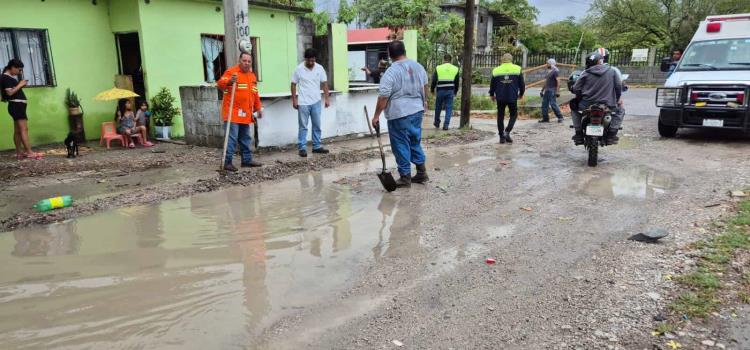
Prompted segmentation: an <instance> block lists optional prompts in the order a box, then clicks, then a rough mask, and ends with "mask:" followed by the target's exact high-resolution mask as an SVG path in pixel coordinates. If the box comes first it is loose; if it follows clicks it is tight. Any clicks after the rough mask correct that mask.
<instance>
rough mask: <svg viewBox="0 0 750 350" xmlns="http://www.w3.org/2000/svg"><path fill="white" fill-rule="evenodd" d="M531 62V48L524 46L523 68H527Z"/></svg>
mask: <svg viewBox="0 0 750 350" xmlns="http://www.w3.org/2000/svg"><path fill="white" fill-rule="evenodd" d="M528 64H529V49H527V48H524V49H523V61H522V63H521V68H526V67H527V66H528Z"/></svg>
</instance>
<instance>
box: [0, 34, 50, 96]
mask: <svg viewBox="0 0 750 350" xmlns="http://www.w3.org/2000/svg"><path fill="white" fill-rule="evenodd" d="M13 58H17V59H19V60H21V62H23V65H24V67H23V76H22V78H23V79H27V80H28V81H29V84H28V86H30V87H32V86H55V77H54V70H53V67H52V60H51V59H50V54H49V39H48V35H47V30H43V29H42V30H40V29H15V28H0V67H5V66H6V65H7V64H8V61H10V60H11V59H13Z"/></svg>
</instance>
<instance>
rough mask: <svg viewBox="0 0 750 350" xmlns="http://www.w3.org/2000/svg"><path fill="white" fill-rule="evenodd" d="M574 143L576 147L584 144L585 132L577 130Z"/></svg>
mask: <svg viewBox="0 0 750 350" xmlns="http://www.w3.org/2000/svg"><path fill="white" fill-rule="evenodd" d="M573 143H575V145H576V146H580V145H582V144H583V130H576V134H575V135H573Z"/></svg>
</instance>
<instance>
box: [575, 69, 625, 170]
mask: <svg viewBox="0 0 750 350" xmlns="http://www.w3.org/2000/svg"><path fill="white" fill-rule="evenodd" d="M580 73H581V72H579V71H576V72H573V74H571V76H570V79H569V81H568V90H571V91H572V90H573V84H575V81H576V80H577V79H578V77H580ZM628 77H629V75H628V74H623V75H622V82H623V89H622V91H623V92H625V91H628V87H627V85H625V81H626V80H627V79H628ZM577 104H578V103H577V102H576V103H573V101H571V108H573V106H574V105H575V106H576V107H575V108H576V109H577V108H578V107H577ZM578 113H580V114H581V126H582V129H583V134H584V138H583V146H584V147H585V148H586V150H587V151H588V153H589V158H588V165H589V166H590V167H595V166H597V164H599V147H600V146H601V147H604V146H609V144H608V143H607V142H606V137H605V135H607V134H608V133H609V124H610V123H611V122H612V113H613V111H612V110H611V109H609V107H608V106H607V105H606V104H603V103H595V104H592V105H591V106H589V107H588V108H586V109H585V110H583V111H580V112H578ZM570 127H571V128H573V126H572V125H571V126H570ZM620 130H622V128H620Z"/></svg>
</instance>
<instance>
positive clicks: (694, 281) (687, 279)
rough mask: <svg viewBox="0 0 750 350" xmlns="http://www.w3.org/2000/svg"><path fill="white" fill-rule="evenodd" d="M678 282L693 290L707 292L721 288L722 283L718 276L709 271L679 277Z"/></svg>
mask: <svg viewBox="0 0 750 350" xmlns="http://www.w3.org/2000/svg"><path fill="white" fill-rule="evenodd" d="M677 280H678V281H679V282H680V283H682V284H684V285H686V286H688V287H690V288H691V289H693V290H698V291H706V290H709V291H710V290H714V289H719V288H721V281H720V280H719V277H718V276H716V274H714V273H711V272H708V271H696V272H691V273H689V274H687V275H684V276H679V277H677Z"/></svg>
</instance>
